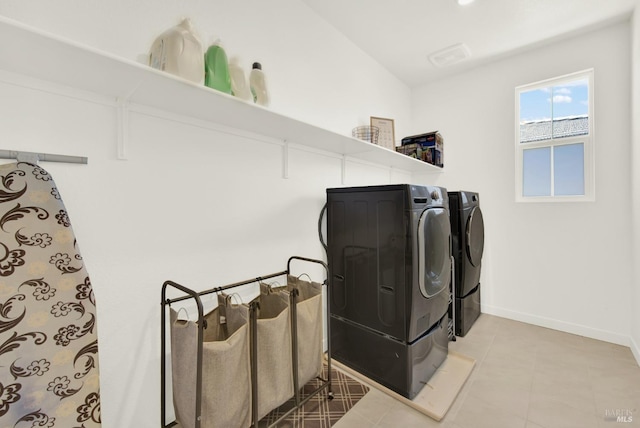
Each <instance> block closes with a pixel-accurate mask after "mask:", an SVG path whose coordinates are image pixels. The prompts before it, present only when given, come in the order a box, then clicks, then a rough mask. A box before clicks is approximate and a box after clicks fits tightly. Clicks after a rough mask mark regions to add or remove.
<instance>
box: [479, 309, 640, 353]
mask: <svg viewBox="0 0 640 428" xmlns="http://www.w3.org/2000/svg"><path fill="white" fill-rule="evenodd" d="M482 312H484V313H487V314H490V315H496V316H499V317H503V318H508V319H512V320H515V321H522V322H526V323H528V324H533V325H537V326H540V327H546V328H551V329H554V330H559V331H564V332H566V333H572V334H577V335H579V336H585V337H590V338H592V339H597V340H603V341H605V342H610V343H615V344H617V345H622V346H630V342H632V340H631V338H630V337H629V336H625V335H623V334H619V333H614V332H612V331H607V330H600V329H597V328H593V327H588V326H584V325H580V324H574V323H568V322H565V321H559V320H556V319H553V318H545V317H541V316H538V315H531V314H526V313H522V312H517V311H512V310H509V309H504V308H499V307H496V306H490V305H485V304H482ZM634 345H635V350H634V349H633V346H631V350H632V351H633V353H634V355H635V357H636V360H638V362H639V364H640V358H639V356H640V353H639V349H638V346H637V344H634Z"/></svg>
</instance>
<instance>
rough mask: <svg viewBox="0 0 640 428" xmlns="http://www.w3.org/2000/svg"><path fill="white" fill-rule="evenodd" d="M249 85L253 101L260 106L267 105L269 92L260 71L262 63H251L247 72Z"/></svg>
mask: <svg viewBox="0 0 640 428" xmlns="http://www.w3.org/2000/svg"><path fill="white" fill-rule="evenodd" d="M249 86H250V87H251V94H252V95H253V102H254V103H256V104H259V105H261V106H264V107H267V106H268V105H269V93H268V92H267V83H266V80H265V78H264V73H263V71H262V65H261V64H260V63H259V62H254V63H253V68H252V69H251V73H249Z"/></svg>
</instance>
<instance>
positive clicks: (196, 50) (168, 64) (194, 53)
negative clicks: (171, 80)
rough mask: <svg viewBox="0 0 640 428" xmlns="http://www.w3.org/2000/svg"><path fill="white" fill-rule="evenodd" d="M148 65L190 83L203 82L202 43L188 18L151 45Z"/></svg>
mask: <svg viewBox="0 0 640 428" xmlns="http://www.w3.org/2000/svg"><path fill="white" fill-rule="evenodd" d="M149 65H150V66H151V67H153V68H156V69H158V70H163V71H166V72H168V73H171V74H174V75H176V76H180V77H182V78H184V79H187V80H190V81H192V82H196V83H202V82H203V81H204V57H203V52H202V43H200V40H198V37H197V36H196V34H195V31H194V29H193V25H192V24H191V20H190V19H189V18H184V19H183V20H182V22H180V24H178V25H176V26H175V27H172V28H170V29H168V30H167V31H165V32H164V33H162V34H161V35H160V36H158V37H157V38H156V40H155V41H154V42H153V45H151V52H150V55H149Z"/></svg>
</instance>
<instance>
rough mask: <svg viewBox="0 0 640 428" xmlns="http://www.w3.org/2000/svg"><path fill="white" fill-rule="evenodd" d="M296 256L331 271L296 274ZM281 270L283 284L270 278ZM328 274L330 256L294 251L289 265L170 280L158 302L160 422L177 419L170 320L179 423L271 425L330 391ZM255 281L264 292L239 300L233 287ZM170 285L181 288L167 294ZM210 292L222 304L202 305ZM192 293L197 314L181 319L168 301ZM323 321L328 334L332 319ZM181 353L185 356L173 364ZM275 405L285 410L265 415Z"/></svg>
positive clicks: (184, 425) (183, 426)
mask: <svg viewBox="0 0 640 428" xmlns="http://www.w3.org/2000/svg"><path fill="white" fill-rule="evenodd" d="M293 261H303V262H309V263H315V264H319V265H321V266H322V267H323V268H324V272H325V274H326V278H327V279H325V281H323V282H322V283H319V282H313V281H312V280H311V278H310V277H309V281H306V280H304V279H302V275H301V276H300V277H295V276H293V275H292V274H291V263H292V262H293ZM303 275H304V274H303ZM282 276H285V277H286V278H287V284H286V285H284V286H280V285H279V284H277V283H275V282H273V283H271V284H269V283H267V281H268V280H271V279H274V278H277V277H282ZM306 276H308V275H306ZM327 281H328V267H327V265H326V263H324V262H323V261H320V260H314V259H309V258H305V257H299V256H293V257H290V258H289V260H288V261H287V268H286V270H284V271H280V272H275V273H272V274H268V275H264V276H261V277H257V278H251V279H248V280H245V281H240V282H237V283H233V284H228V285H225V286H221V287H214V288H212V289H209V290H205V291H200V292H197V291H194V290H192V289H190V288H188V287H185V286H184V285H181V284H178V283H176V282H173V281H165V282H164V284H163V285H162V302H161V306H162V315H161V324H162V327H161V335H162V337H161V422H162V427H163V428H168V427H172V426H174V425H175V424H176V422H172V423H169V424H167V421H166V418H167V415H166V399H167V394H166V386H167V373H166V371H167V366H166V364H167V358H166V351H167V325H168V323H167V321H169V324H170V329H171V363H172V366H171V367H172V374H171V381H172V385H173V388H174V393H173V402H174V409H175V412H176V418H177V419H178V420H179V421H180V426H181V428H187V427H193V428H209V427H217V426H239V427H247V426H251V427H258V426H260V427H262V426H268V427H273V426H277V424H278V423H279V422H281V421H282V420H283V419H285V418H286V417H287V416H289V415H290V414H291V413H293V412H294V411H295V410H297V409H299V408H301V407H302V405H304V404H305V403H306V402H307V401H309V400H310V399H311V398H312V397H314V396H316V395H317V394H318V393H320V392H322V391H324V390H326V392H327V398H328V399H332V398H333V392H332V390H331V344H330V343H328V344H327V358H326V365H327V376H326V379H324V378H323V377H322V376H321V373H320V372H321V368H322V364H323V354H324V352H323V348H322V327H323V320H328V319H329V317H328V313H329V304H330V303H329V299H327V305H326V308H325V309H324V310H323V309H322V289H326V292H327V294H328V293H329V290H328V287H325V285H326V284H327ZM252 283H258V284H259V285H260V295H259V296H258V297H256V298H254V299H252V300H251V301H250V302H249V303H247V304H241V303H240V302H239V299H238V298H237V296H238V294H237V293H235V291H236V290H234V289H236V288H237V287H240V286H244V285H249V284H252ZM168 288H174V289H176V290H178V291H180V292H182V293H184V294H183V295H181V296H178V297H175V298H167V289H168ZM211 294H216V295H217V296H218V306H217V307H216V308H214V309H213V310H211V311H210V312H207V313H205V311H204V304H203V300H202V297H203V296H206V295H211ZM188 299H193V300H194V301H195V305H196V307H197V312H198V315H197V320H196V321H194V322H192V321H188V320H187V321H184V320H179V319H178V312H179V311H175V310H174V309H173V308H172V307H171V305H172V304H173V303H177V302H181V301H184V300H188ZM167 313H169V317H168V318H167ZM324 327H325V329H326V331H327V335H329V334H330V330H329V329H330V326H329V323H326V322H325V323H324ZM178 361H181V364H179V365H178V364H176V362H178ZM313 379H319V386H317V388H315V390H313V392H311V393H310V394H308V395H305V396H304V397H303V396H302V394H301V393H300V391H301V388H302V386H304V385H305V384H306V383H307V382H309V381H310V380H313ZM176 390H177V391H178V393H176ZM276 408H278V411H279V412H278V414H279V415H280V416H279V417H278V418H277V420H272V419H273V418H265V419H264V420H262V421H261V419H262V418H263V417H264V416H265V415H266V414H268V413H269V412H270V411H271V410H274V409H276ZM267 420H268V421H269V422H265V421H267Z"/></svg>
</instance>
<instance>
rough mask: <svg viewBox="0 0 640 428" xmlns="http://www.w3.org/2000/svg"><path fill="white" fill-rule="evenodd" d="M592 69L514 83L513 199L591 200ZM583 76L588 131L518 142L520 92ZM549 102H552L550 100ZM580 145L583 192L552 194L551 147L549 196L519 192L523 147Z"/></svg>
mask: <svg viewBox="0 0 640 428" xmlns="http://www.w3.org/2000/svg"><path fill="white" fill-rule="evenodd" d="M593 75H594V72H593V68H591V69H588V70H583V71H578V72H575V73H571V74H567V75H564V76H560V77H554V78H551V79H546V80H542V81H539V82H535V83H531V84H527V85H522V86H518V87H516V89H515V101H516V109H515V111H516V115H515V145H516V147H515V149H516V150H515V155H516V180H515V183H516V202H592V201H595V156H594V152H595V150H594V145H595V126H594V125H595V114H594V111H595V110H594V101H593V100H594V92H595V91H594V84H593V83H594V82H593V81H594V78H593ZM584 79H586V80H587V81H588V84H589V90H588V103H589V133H588V135H579V136H576V137H563V138H557V139H554V138H551V139H547V140H541V141H534V142H529V143H520V94H521V93H523V92H528V91H531V90H536V89H542V88H548V87H553V86H560V85H563V84H566V83H569V82H573V81H576V80H584ZM552 105H553V103H552ZM576 143H583V144H584V195H575V196H567V195H561V196H555V195H553V188H554V181H553V180H554V177H553V150H551V184H552V186H551V193H552V195H551V196H524V195H523V175H524V169H523V159H524V151H525V149H536V148H544V147H558V146H563V145H567V144H576Z"/></svg>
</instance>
